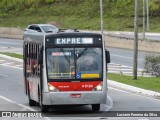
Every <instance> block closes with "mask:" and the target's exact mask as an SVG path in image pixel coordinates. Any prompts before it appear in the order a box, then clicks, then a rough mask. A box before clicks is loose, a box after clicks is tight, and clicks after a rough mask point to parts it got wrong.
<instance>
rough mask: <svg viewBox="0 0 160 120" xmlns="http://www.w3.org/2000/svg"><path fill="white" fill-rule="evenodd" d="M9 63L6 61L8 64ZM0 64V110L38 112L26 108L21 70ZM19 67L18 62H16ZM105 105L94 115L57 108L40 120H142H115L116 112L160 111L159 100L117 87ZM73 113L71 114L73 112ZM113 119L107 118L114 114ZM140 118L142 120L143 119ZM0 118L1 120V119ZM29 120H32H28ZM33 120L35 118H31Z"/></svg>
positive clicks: (84, 110)
mask: <svg viewBox="0 0 160 120" xmlns="http://www.w3.org/2000/svg"><path fill="white" fill-rule="evenodd" d="M10 62H11V61H7V60H6V61H5V63H10ZM5 63H4V62H3V64H0V111H40V108H39V107H38V106H37V107H29V106H28V99H27V97H26V96H25V94H24V87H23V71H22V68H20V67H16V65H15V66H10V64H5ZM17 64H18V63H17ZM107 100H108V103H107V104H103V105H101V110H100V112H97V113H93V112H92V111H91V106H89V105H86V106H57V107H54V108H52V109H51V110H50V112H49V113H47V114H44V115H45V116H47V118H41V119H47V120H51V119H62V120H64V119H65V120H66V119H71V120H72V119H74V120H75V119H77V120H82V119H84V120H86V119H90V120H93V119H107V120H128V119H130V120H141V119H142V118H141V117H131V118H128V117H117V118H115V116H116V115H117V113H120V112H124V111H127V113H129V114H130V113H132V112H133V111H138V113H141V112H142V111H148V112H150V113H152V112H153V111H160V100H156V99H153V98H149V97H144V96H140V95H136V94H132V93H128V92H125V91H122V90H119V89H116V88H112V87H109V89H108V97H107ZM73 111H74V112H73ZM113 111H116V112H115V114H114V117H108V115H110V113H111V112H112V113H114V112H113ZM144 118H145V120H158V119H160V118H157V117H154V118H153V117H144ZM144 118H143V120H144ZM0 119H1V118H0ZM31 119H32V118H31ZM34 120H35V118H34Z"/></svg>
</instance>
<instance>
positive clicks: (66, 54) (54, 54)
mask: <svg viewBox="0 0 160 120" xmlns="http://www.w3.org/2000/svg"><path fill="white" fill-rule="evenodd" d="M64 55H65V56H71V52H52V56H64Z"/></svg>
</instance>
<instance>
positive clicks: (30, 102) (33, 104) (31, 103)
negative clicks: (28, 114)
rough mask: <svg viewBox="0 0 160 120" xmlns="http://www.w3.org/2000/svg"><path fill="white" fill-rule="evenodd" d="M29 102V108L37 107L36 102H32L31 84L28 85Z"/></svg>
mask: <svg viewBox="0 0 160 120" xmlns="http://www.w3.org/2000/svg"><path fill="white" fill-rule="evenodd" d="M28 101H29V106H36V101H34V100H32V99H31V96H30V90H29V83H28Z"/></svg>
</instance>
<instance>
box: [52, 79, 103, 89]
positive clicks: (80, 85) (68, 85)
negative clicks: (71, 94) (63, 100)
mask: <svg viewBox="0 0 160 120" xmlns="http://www.w3.org/2000/svg"><path fill="white" fill-rule="evenodd" d="M101 82H102V81H93V82H49V84H51V85H53V86H54V87H56V88H57V89H58V90H59V91H92V90H93V89H94V88H95V87H96V86H97V85H99V84H100V83H101Z"/></svg>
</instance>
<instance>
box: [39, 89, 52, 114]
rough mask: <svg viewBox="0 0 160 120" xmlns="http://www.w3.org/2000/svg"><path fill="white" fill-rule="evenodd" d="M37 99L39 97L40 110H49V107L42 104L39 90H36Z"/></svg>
mask: <svg viewBox="0 0 160 120" xmlns="http://www.w3.org/2000/svg"><path fill="white" fill-rule="evenodd" d="M38 99H39V105H40V108H41V112H44V113H45V112H48V111H49V107H48V106H46V105H43V103H42V96H41V95H40V92H39V90H38Z"/></svg>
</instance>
